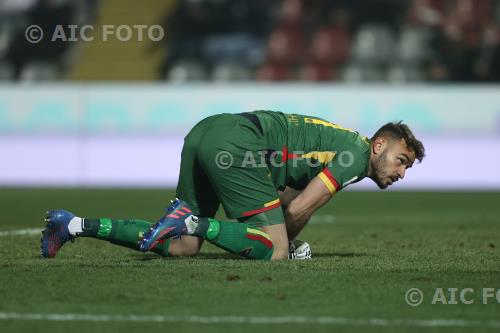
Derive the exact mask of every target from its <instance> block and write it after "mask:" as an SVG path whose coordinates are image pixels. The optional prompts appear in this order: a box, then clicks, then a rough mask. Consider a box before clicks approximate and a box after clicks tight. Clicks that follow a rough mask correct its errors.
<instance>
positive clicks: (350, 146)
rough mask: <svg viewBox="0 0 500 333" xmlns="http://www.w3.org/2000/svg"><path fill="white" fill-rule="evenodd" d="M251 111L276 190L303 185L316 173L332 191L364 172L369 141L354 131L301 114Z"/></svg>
mask: <svg viewBox="0 0 500 333" xmlns="http://www.w3.org/2000/svg"><path fill="white" fill-rule="evenodd" d="M252 113H253V114H255V115H256V116H257V117H258V119H259V120H260V123H261V125H262V129H263V135H264V137H265V141H266V143H267V145H268V151H267V153H266V157H265V158H266V163H267V164H268V166H269V170H270V172H271V177H272V180H273V183H274V184H275V186H276V188H277V189H278V190H283V189H284V188H285V186H289V187H292V188H294V189H297V190H301V189H304V188H305V187H306V186H307V184H308V183H309V182H310V181H311V180H312V179H313V178H314V177H316V176H319V177H320V179H321V180H322V181H323V182H324V183H325V185H326V186H327V187H328V189H329V190H330V192H331V193H332V195H333V194H335V193H336V192H337V191H339V190H340V189H342V188H344V187H345V186H347V185H349V184H351V183H355V182H358V181H360V180H361V179H363V178H364V177H365V176H366V174H367V172H368V160H369V157H370V141H369V140H368V139H367V138H366V137H365V136H362V135H360V134H359V133H358V132H356V131H353V130H350V129H347V128H343V127H341V126H339V125H336V124H333V123H330V122H328V121H326V120H323V119H320V118H316V117H310V116H305V115H299V114H285V113H281V112H273V111H254V112H252Z"/></svg>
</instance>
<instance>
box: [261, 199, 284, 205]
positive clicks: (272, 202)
mask: <svg viewBox="0 0 500 333" xmlns="http://www.w3.org/2000/svg"><path fill="white" fill-rule="evenodd" d="M278 202H280V199H276V200H273V201H269V202H267V203H265V204H264V207H269V206H272V205H276V204H277V203H278Z"/></svg>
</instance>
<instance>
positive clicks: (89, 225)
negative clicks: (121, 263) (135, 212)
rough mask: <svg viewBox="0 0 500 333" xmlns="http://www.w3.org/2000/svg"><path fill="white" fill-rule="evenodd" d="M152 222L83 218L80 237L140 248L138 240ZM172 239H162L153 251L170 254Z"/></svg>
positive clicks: (77, 233)
mask: <svg viewBox="0 0 500 333" xmlns="http://www.w3.org/2000/svg"><path fill="white" fill-rule="evenodd" d="M151 225H152V223H150V222H148V221H143V220H112V219H108V218H101V219H83V221H82V223H81V231H77V232H76V234H75V235H76V236H78V237H93V238H98V239H103V240H107V241H109V242H110V243H113V244H117V245H120V246H124V247H127V248H130V249H134V250H138V248H137V241H138V240H139V238H141V237H142V234H143V233H144V232H145V231H146V230H148V229H149V228H150V227H151ZM169 244H170V240H169V239H166V240H164V241H160V242H159V243H158V245H156V246H155V247H154V248H153V249H152V250H151V251H153V252H155V253H158V254H159V255H162V256H168V255H169V253H168V248H169Z"/></svg>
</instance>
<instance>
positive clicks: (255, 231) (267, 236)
mask: <svg viewBox="0 0 500 333" xmlns="http://www.w3.org/2000/svg"><path fill="white" fill-rule="evenodd" d="M247 233H249V234H254V235H260V236H262V237H264V238H267V239H269V240H271V238H270V237H269V235H268V234H266V233H265V232H263V231H260V230H258V229H253V228H248V227H247Z"/></svg>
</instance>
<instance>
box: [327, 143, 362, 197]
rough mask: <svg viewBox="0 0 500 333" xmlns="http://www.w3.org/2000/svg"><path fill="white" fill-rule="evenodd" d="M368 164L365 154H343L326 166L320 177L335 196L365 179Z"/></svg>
mask: <svg viewBox="0 0 500 333" xmlns="http://www.w3.org/2000/svg"><path fill="white" fill-rule="evenodd" d="M367 163H368V161H367V157H366V156H364V154H360V153H353V152H342V153H340V154H339V155H338V156H336V157H335V158H334V159H333V160H332V161H331V162H329V163H328V164H327V165H326V166H325V168H324V169H323V170H322V171H321V172H320V173H319V174H318V177H319V178H320V179H321V181H322V182H323V183H324V184H325V186H326V187H327V188H328V190H329V191H330V193H331V194H332V196H333V195H335V194H336V193H337V192H338V191H340V190H342V189H343V188H344V187H346V186H348V185H349V184H352V183H356V182H358V181H360V180H361V179H363V178H364V177H365V176H366V168H367Z"/></svg>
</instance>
